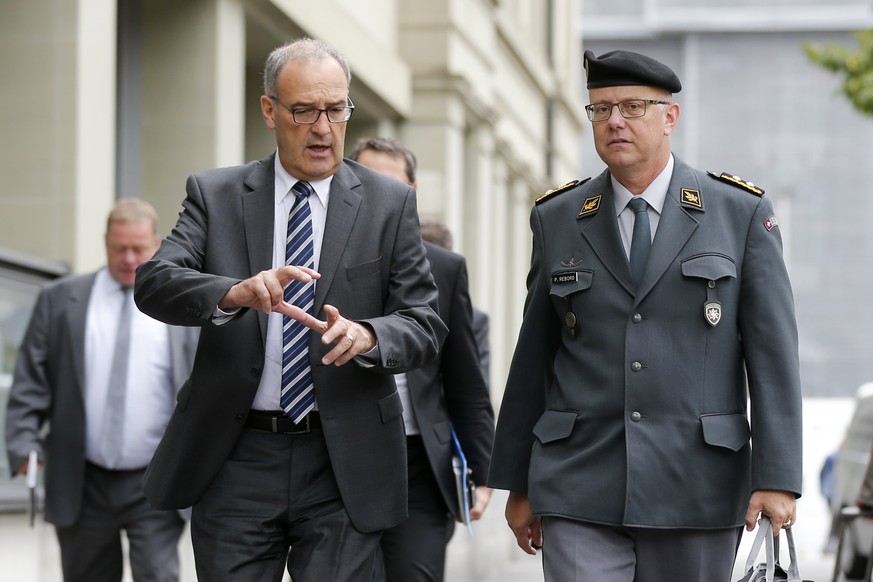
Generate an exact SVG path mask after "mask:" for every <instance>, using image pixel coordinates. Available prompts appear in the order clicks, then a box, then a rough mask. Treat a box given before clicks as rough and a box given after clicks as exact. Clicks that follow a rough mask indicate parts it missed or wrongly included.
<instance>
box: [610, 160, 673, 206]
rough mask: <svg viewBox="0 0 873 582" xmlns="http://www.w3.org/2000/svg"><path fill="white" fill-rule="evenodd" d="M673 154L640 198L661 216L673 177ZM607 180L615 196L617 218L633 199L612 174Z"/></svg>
mask: <svg viewBox="0 0 873 582" xmlns="http://www.w3.org/2000/svg"><path fill="white" fill-rule="evenodd" d="M673 165H674V164H673V154H670V158H669V159H668V160H667V165H666V166H664V169H663V170H661V173H660V174H658V175H657V176H656V177H655V179H654V180H652V183H651V184H649V187H648V188H646V189H645V190H643V193H642V194H640V196H642V197H643V199H644V200H645V201H646V202H648V204H649V206H651V207H652V209H653V210H655V212H657V213H658V214H661V211H662V210H663V209H664V200H666V198H667V190H668V189H669V188H670V180H671V179H672V177H673ZM609 179H610V181H611V182H612V191H613V193H614V194H615V197H614V202H615V215H616V216H618V215H619V214H621V212H622V211H623V210H624V209H625V207H626V206H627V203H628V202H630V201H631V198H633V196H634V195H633V194H631V192H630V190H628V189H627V188H625V187H624V186H622V185H621V184H620V183H619V181H618V180H616V179H615V177H613V176H612V174H610V175H609Z"/></svg>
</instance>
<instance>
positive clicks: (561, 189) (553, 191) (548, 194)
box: [534, 178, 591, 204]
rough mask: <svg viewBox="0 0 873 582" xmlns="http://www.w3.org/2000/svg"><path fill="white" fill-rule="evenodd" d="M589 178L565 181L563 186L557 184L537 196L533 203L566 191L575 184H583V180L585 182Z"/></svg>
mask: <svg viewBox="0 0 873 582" xmlns="http://www.w3.org/2000/svg"><path fill="white" fill-rule="evenodd" d="M590 179H591V178H585V179H584V180H573V181H572V182H567V183H566V184H564V185H563V186H558V187H557V188H552V189H551V190H549V191H548V192H546V193H545V194H542V195H541V196H540V197H539V198H537V199H536V200H534V204H539V203H541V202H545V201H546V200H548V199H549V198H551V197H552V196H556V195H558V194H560V193H561V192H566V191H567V190H571V189H573V188H575V187H576V186H581V185H582V184H584V183H585V182H587V181H588V180H590Z"/></svg>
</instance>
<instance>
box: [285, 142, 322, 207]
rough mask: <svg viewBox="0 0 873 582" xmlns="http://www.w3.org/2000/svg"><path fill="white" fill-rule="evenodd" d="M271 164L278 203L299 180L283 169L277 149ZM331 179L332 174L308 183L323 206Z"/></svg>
mask: <svg viewBox="0 0 873 582" xmlns="http://www.w3.org/2000/svg"><path fill="white" fill-rule="evenodd" d="M273 164H274V168H275V175H276V179H275V180H276V204H277V205H278V204H281V203H282V202H283V201H284V200H285V198H286V197H287V196H288V194H290V192H291V186H293V185H294V184H296V183H297V182H299V181H300V179H299V178H295V177H294V176H292V175H291V174H289V173H288V172H287V171H286V170H285V167H284V166H283V165H282V162H280V161H279V152H278V151H276V159H275V161H274V162H273ZM331 180H333V174H331V175H330V176H328V177H327V178H325V179H323V180H318V181H315V182H309V185H310V186H312V189H313V190H314V191H315V195H316V196H318V199H319V200H320V201H321V204H322V205H323V206H324V207H325V208H327V200H328V193H329V192H330V183H331Z"/></svg>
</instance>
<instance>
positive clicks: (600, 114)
mask: <svg viewBox="0 0 873 582" xmlns="http://www.w3.org/2000/svg"><path fill="white" fill-rule="evenodd" d="M647 103H650V104H652V105H669V101H658V100H656V99H630V100H628V101H621V102H620V103H594V104H592V105H586V106H585V113H587V114H588V119H589V120H591V121H593V122H595V123H597V122H600V121H606V120H607V119H609V118H610V117H611V116H612V108H613V107H616V106H618V112H619V113H621V116H622V117H624V118H625V119H632V118H634V117H642V116H643V115H645V114H646V104H647Z"/></svg>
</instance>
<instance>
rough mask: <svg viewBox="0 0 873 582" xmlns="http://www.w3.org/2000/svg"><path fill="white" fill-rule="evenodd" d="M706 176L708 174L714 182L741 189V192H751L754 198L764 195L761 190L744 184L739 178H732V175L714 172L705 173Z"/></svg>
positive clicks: (749, 184)
mask: <svg viewBox="0 0 873 582" xmlns="http://www.w3.org/2000/svg"><path fill="white" fill-rule="evenodd" d="M707 174H709V175H710V176H712V177H713V178H715V179H716V180H720V181H722V182H724V183H726V184H731V185H733V186H736V187H737V188H742V189H743V190H746V191H747V192H751V193H752V194H754V195H755V196H763V195H764V190H763V189H761V188H759V187H757V186H755V185H754V184H752V183H751V182H746V181H745V180H743V179H742V178H740V177H739V176H734V175H732V174H728V173H727V172H722V173H721V174H716V173H715V172H707Z"/></svg>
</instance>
